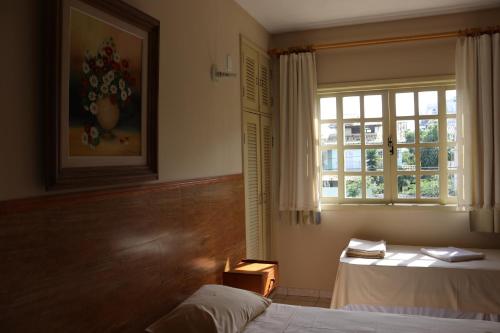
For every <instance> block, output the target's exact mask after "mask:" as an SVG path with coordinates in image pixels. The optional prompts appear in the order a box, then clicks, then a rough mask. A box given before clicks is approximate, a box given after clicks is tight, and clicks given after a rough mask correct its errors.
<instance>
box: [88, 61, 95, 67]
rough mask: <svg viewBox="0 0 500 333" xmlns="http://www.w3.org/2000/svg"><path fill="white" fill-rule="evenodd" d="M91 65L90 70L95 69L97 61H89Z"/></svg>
mask: <svg viewBox="0 0 500 333" xmlns="http://www.w3.org/2000/svg"><path fill="white" fill-rule="evenodd" d="M89 65H90V68H92V69H94V68H95V60H94V59H90V60H89Z"/></svg>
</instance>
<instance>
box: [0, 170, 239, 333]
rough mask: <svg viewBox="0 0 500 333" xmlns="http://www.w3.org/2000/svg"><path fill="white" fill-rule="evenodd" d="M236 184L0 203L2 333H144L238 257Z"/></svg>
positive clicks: (197, 183) (227, 180) (229, 179)
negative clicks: (150, 325) (153, 323)
mask: <svg viewBox="0 0 500 333" xmlns="http://www.w3.org/2000/svg"><path fill="white" fill-rule="evenodd" d="M244 218H245V212H244V186H243V177H242V175H230V176H223V177H216V178H207V179H198V180H190V181H183V182H171V183H162V184H155V185H147V186H136V187H129V188H126V189H117V190H105V191H93V192H85V193H80V194H70V195H60V196H48V197H39V198H34V199H22V200H12V201H5V202H0V258H1V259H0V260H1V271H0V332H10V333H11V332H23V333H25V332H50V333H52V332H143V331H144V329H145V328H146V327H147V326H148V325H149V324H151V323H152V322H154V321H155V320H156V319H157V318H159V317H160V316H162V315H163V314H165V313H167V312H168V311H169V310H171V309H172V308H173V307H175V306H176V305H177V304H178V303H179V302H181V301H182V300H183V299H185V298H186V297H187V296H188V295H189V294H191V293H192V292H193V291H195V290H196V289H197V288H198V287H199V286H200V285H202V284H204V283H220V282H221V279H222V272H223V270H224V268H225V266H226V264H227V263H228V262H229V263H230V265H232V264H236V263H237V262H238V260H239V259H241V258H243V257H244V255H245V222H244Z"/></svg>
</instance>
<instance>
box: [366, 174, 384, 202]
mask: <svg viewBox="0 0 500 333" xmlns="http://www.w3.org/2000/svg"><path fill="white" fill-rule="evenodd" d="M366 197H367V198H368V199H383V198H384V177H383V176H368V177H366Z"/></svg>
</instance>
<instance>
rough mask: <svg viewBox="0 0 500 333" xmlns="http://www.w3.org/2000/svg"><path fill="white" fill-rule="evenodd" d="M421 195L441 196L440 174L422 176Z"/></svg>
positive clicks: (433, 197) (429, 197) (432, 197)
mask: <svg viewBox="0 0 500 333" xmlns="http://www.w3.org/2000/svg"><path fill="white" fill-rule="evenodd" d="M420 197H422V198H423V199H435V198H439V176H438V175H425V176H421V177H420Z"/></svg>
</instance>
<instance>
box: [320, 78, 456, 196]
mask: <svg viewBox="0 0 500 333" xmlns="http://www.w3.org/2000/svg"><path fill="white" fill-rule="evenodd" d="M454 89H455V79H454V77H452V76H440V77H429V78H417V79H404V80H383V81H370V82H358V83H347V84H330V85H320V86H319V87H318V95H317V102H318V103H317V105H318V113H317V115H318V134H319V135H321V134H320V133H321V132H320V131H321V124H324V123H331V122H336V124H337V144H336V145H328V146H322V145H321V142H320V137H319V138H318V152H319V155H318V156H319V157H318V159H319V166H320V167H319V169H320V174H319V182H320V184H319V189H320V196H321V193H322V178H323V175H325V176H328V175H337V176H338V197H337V198H331V197H321V203H322V205H324V204H393V203H394V204H397V203H407V204H439V205H450V204H451V205H453V204H456V198H455V197H449V196H448V176H449V175H450V174H456V171H449V170H448V166H447V161H448V158H447V152H448V147H451V146H456V143H449V142H448V141H447V119H448V118H456V115H448V114H447V113H446V96H445V93H446V91H447V90H454ZM427 90H431V91H437V92H438V111H439V112H438V115H437V116H420V115H419V112H418V92H419V91H427ZM400 92H413V93H414V97H415V98H414V103H415V113H414V116H411V117H406V118H407V119H415V144H411V145H402V144H398V143H397V138H396V117H395V94H396V93H400ZM374 94H380V95H382V100H383V102H382V105H383V115H382V119H379V118H373V119H372V118H370V119H364V105H363V100H364V99H363V96H365V95H374ZM346 96H360V103H361V105H360V108H361V110H360V113H361V114H360V118H359V119H358V118H356V119H349V120H347V121H348V122H359V123H360V129H361V131H360V134H361V144H359V145H344V144H343V142H344V126H343V125H344V123H345V122H346V121H345V120H344V119H343V117H342V99H343V97H346ZM323 97H337V99H336V106H337V115H336V119H335V120H321V117H320V98H323ZM426 118H427V119H428V118H432V119H438V121H439V138H440V141H439V142H438V143H437V144H429V143H423V144H420V143H419V142H418V141H419V140H418V137H419V135H418V134H417V133H418V131H419V119H426ZM398 119H404V118H400V117H398ZM375 121H382V123H383V131H384V135H383V144H382V145H366V144H365V142H364V135H365V129H364V123H365V122H375ZM389 136H391V138H392V141H393V149H394V154H393V155H390V153H389V146H388V138H389ZM398 146H399V147H401V146H403V147H404V146H412V147H414V148H415V153H416V156H415V161H416V164H417V166H416V170H415V171H411V172H401V171H399V172H398V171H397V166H396V163H397V148H398ZM426 146H437V147H439V149H440V153H439V170H438V171H423V170H422V171H421V170H420V169H419V166H418V164H419V163H420V161H419V154H420V147H426ZM372 147H373V148H382V149H383V150H384V160H383V161H384V170H383V172H367V171H366V166H365V163H366V161H365V156H366V152H365V149H366V148H368V149H369V148H372ZM349 148H356V149H358V148H359V149H361V152H362V154H361V163H362V171H361V172H355V173H352V172H345V171H344V149H349ZM328 149H337V158H338V171H334V172H331V171H323V163H322V152H323V151H325V150H328ZM404 173H407V174H410V173H411V174H414V175H415V176H416V177H417V186H416V191H417V193H416V198H410V199H402V198H398V193H397V175H398V174H404ZM367 174H368V175H369V174H373V175H381V176H382V175H383V176H384V198H383V199H366V184H365V182H366V177H365V176H366V175H367ZM426 174H429V175H434V174H437V175H439V182H440V196H439V198H436V199H434V198H432V199H430V198H420V197H419V194H420V181H419V177H420V176H421V175H426ZM342 175H345V176H348V175H361V176H362V187H363V191H362V198H359V199H354V198H345V195H344V194H345V193H344V192H345V191H344V189H345V184H344V177H343V176H342Z"/></svg>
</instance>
